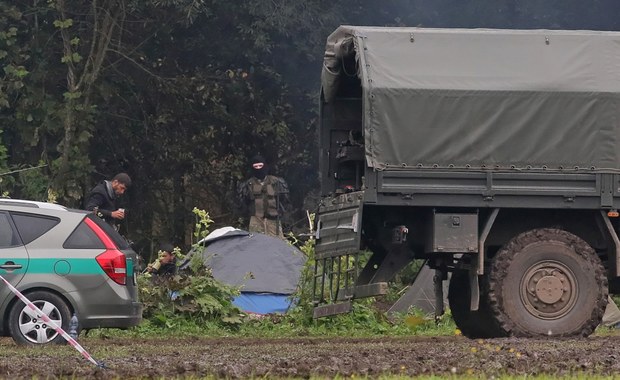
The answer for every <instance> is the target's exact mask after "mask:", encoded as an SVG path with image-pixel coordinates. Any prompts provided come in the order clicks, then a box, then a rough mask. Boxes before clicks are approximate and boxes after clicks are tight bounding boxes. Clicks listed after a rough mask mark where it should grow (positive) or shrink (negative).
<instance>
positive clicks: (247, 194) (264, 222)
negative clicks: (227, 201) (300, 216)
mask: <svg viewBox="0 0 620 380" xmlns="http://www.w3.org/2000/svg"><path fill="white" fill-rule="evenodd" d="M251 165H252V169H251V170H252V177H251V178H250V179H248V180H247V181H244V182H242V183H241V184H240V185H239V189H238V194H239V198H240V199H239V202H240V203H241V206H242V208H243V209H244V211H245V214H246V216H248V217H249V224H248V231H250V232H260V233H263V234H267V235H272V236H279V237H284V234H283V231H282V217H283V216H284V215H283V214H284V212H285V210H286V208H287V207H288V202H289V201H288V186H287V184H286V182H285V181H284V180H283V179H282V178H280V177H276V176H274V175H270V174H269V168H268V166H267V162H266V161H265V159H264V158H263V157H262V156H260V155H258V156H254V157H253V158H252V161H251Z"/></svg>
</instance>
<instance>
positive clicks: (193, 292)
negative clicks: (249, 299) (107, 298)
mask: <svg viewBox="0 0 620 380" xmlns="http://www.w3.org/2000/svg"><path fill="white" fill-rule="evenodd" d="M194 268H196V269H197V270H195V269H194ZM138 286H139V289H140V297H141V301H142V303H143V305H144V313H143V316H144V318H146V319H148V320H149V321H150V322H151V323H152V324H153V325H155V326H160V327H166V328H170V327H173V326H178V325H179V324H183V323H185V321H189V320H192V321H194V322H195V323H208V322H216V323H218V324H222V325H235V324H238V323H240V322H241V316H240V313H239V310H238V309H237V307H235V306H234V305H233V304H232V298H233V297H234V296H236V295H238V294H239V291H238V290H237V289H235V288H232V287H229V286H227V285H224V284H222V283H220V282H218V281H217V280H215V279H214V278H213V275H212V273H211V271H210V270H208V269H207V268H206V267H205V266H204V264H202V265H192V267H191V268H190V269H189V270H187V271H183V272H181V273H179V274H177V275H174V276H167V277H158V276H156V275H150V274H143V275H140V276H138Z"/></svg>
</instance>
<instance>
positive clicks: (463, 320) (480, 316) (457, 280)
mask: <svg viewBox="0 0 620 380" xmlns="http://www.w3.org/2000/svg"><path fill="white" fill-rule="evenodd" d="M482 288H483V289H481V294H480V304H479V307H478V310H476V311H471V310H470V302H471V290H470V285H469V272H467V271H462V270H459V271H455V272H454V273H452V276H451V278H450V287H449V289H448V302H449V303H450V311H451V312H452V318H453V319H454V323H455V324H456V326H457V327H458V328H459V330H461V333H462V334H463V335H464V336H466V337H468V338H497V337H502V336H505V334H504V332H503V331H502V330H501V329H500V328H499V325H498V324H497V322H496V321H495V320H494V319H493V315H492V312H491V309H490V308H489V303H488V300H487V297H486V293H485V292H484V287H482Z"/></svg>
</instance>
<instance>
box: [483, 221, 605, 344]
mask: <svg viewBox="0 0 620 380" xmlns="http://www.w3.org/2000/svg"><path fill="white" fill-rule="evenodd" d="M488 285H489V303H490V307H491V310H492V311H493V313H494V315H495V319H496V320H497V321H498V322H499V326H500V327H501V328H502V329H503V330H504V331H505V332H506V333H507V334H509V335H512V336H525V337H527V336H588V335H590V334H591V333H592V332H593V331H594V329H595V328H596V326H598V325H599V323H600V322H601V319H602V317H603V313H604V311H605V307H606V305H607V292H608V289H607V276H606V274H605V269H604V268H603V265H602V264H601V261H600V259H599V258H598V256H597V255H596V253H595V252H594V250H593V249H592V247H590V246H589V245H588V244H587V243H586V242H585V241H583V240H582V239H581V238H579V237H577V236H575V235H574V234H572V233H569V232H567V231H563V230H558V229H551V228H542V229H536V230H532V231H528V232H524V233H522V234H520V235H518V236H516V237H515V238H513V239H512V240H511V241H510V242H508V243H507V244H506V245H505V246H504V247H503V248H502V249H501V250H500V251H499V252H498V253H497V255H496V256H495V257H494V259H493V263H492V265H491V269H490V273H489V284H488Z"/></svg>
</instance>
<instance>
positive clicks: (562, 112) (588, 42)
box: [321, 26, 620, 171]
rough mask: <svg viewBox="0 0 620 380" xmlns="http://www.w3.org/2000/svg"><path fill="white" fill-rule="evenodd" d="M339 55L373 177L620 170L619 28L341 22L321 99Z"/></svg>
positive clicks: (334, 79)
mask: <svg viewBox="0 0 620 380" xmlns="http://www.w3.org/2000/svg"><path fill="white" fill-rule="evenodd" d="M347 59H348V60H349V61H350V60H352V59H354V60H355V62H357V65H356V66H357V76H358V77H359V79H360V83H361V84H360V86H361V88H362V95H361V96H362V103H363V118H362V119H363V131H364V141H365V151H366V162H367V164H368V165H369V166H370V167H373V168H375V169H376V170H382V169H386V168H398V167H411V168H415V169H418V168H419V169H421V170H423V169H424V168H433V167H434V168H442V167H450V168H465V169H469V168H482V169H484V168H495V169H507V170H514V169H531V168H534V169H545V170H546V169H554V170H564V169H570V170H575V169H577V170H586V171H590V170H597V169H614V170H617V169H620V152H618V151H617V150H616V149H615V147H616V146H618V143H620V123H618V120H619V119H620V75H618V73H620V33H618V32H600V31H560V30H491V29H429V28H391V27H390V28H381V27H364V26H341V27H339V28H338V29H337V30H336V31H335V32H334V33H332V34H331V35H330V36H329V38H328V40H327V45H326V51H325V59H324V65H323V72H322V75H321V81H322V94H323V98H324V101H325V102H327V103H329V102H331V101H333V100H334V99H335V98H336V96H337V92H338V89H339V85H340V83H341V82H342V81H341V79H343V77H344V76H345V75H349V76H350V74H351V73H348V72H346V70H345V69H344V68H343V67H342V66H343V61H344V60H347ZM353 74H354V75H355V73H353ZM447 146H449V147H450V149H446V147H447ZM593 165H594V167H592V166H593Z"/></svg>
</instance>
